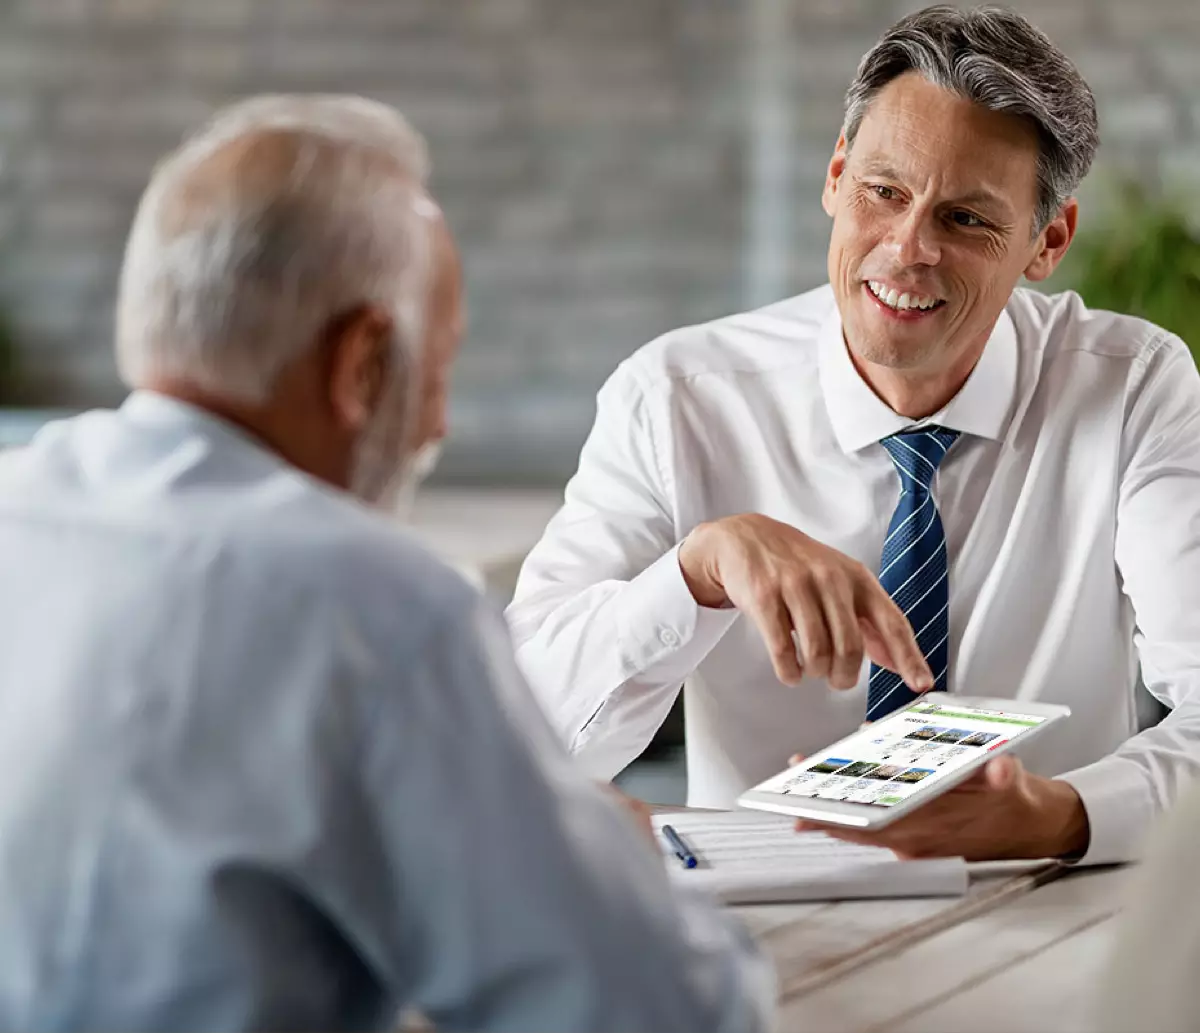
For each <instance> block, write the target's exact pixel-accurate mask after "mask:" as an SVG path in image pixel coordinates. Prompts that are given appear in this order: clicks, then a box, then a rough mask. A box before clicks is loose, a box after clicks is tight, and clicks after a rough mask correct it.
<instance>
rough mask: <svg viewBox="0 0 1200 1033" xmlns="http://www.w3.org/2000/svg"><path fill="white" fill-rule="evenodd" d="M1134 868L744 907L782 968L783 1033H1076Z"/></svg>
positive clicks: (993, 870) (1046, 870)
mask: <svg viewBox="0 0 1200 1033" xmlns="http://www.w3.org/2000/svg"><path fill="white" fill-rule="evenodd" d="M1127 875H1128V871H1127V870H1126V869H1121V868H1100V869H1094V868H1092V869H1078V870H1074V869H1064V868H1063V867H1061V866H1058V865H1048V864H1042V865H1036V866H1035V865H1022V866H1019V867H1013V866H1007V865H996V866H988V867H986V868H980V869H979V870H978V871H977V872H976V873H974V874H973V876H972V885H971V890H970V893H969V894H968V895H967V896H966V897H964V898H961V899H957V900H893V901H857V902H845V903H829V904H793V905H778V904H776V905H764V906H754V907H741V908H738V909H737V912H738V914H739V915H740V916H741V917H742V918H743V919H744V920H745V921H746V923H747V925H748V926H749V927H750V929H751V930H752V931H753V932H754V934H755V936H756V938H757V939H758V941H759V942H760V943H761V944H762V945H763V947H764V949H765V950H766V951H767V952H768V953H769V954H770V955H771V956H772V958H773V959H774V961H775V964H776V968H777V971H778V973H779V980H780V1020H779V1026H778V1028H779V1029H781V1030H802V1031H806V1033H818V1031H819V1033H876V1031H879V1033H882V1031H885V1030H886V1031H889V1033H967V1031H969V1033H992V1031H994V1033H1047V1031H1049V1030H1054V1031H1055V1033H1072V1031H1084V1030H1087V1029H1088V1028H1089V1019H1090V1015H1089V1009H1090V1007H1091V1003H1092V1001H1093V999H1094V996H1095V992H1096V986H1097V985H1098V981H1099V979H1100V973H1101V972H1102V970H1103V966H1104V964H1105V961H1106V958H1107V951H1108V949H1109V945H1110V942H1111V937H1112V935H1113V930H1114V922H1113V917H1114V915H1115V914H1116V912H1117V910H1118V907H1119V903H1120V898H1121V890H1122V886H1123V884H1124V882H1125V879H1126V877H1127Z"/></svg>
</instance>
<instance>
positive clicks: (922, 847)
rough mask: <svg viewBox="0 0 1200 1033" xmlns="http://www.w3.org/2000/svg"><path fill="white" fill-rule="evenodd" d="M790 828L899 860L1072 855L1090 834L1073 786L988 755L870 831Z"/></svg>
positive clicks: (804, 824)
mask: <svg viewBox="0 0 1200 1033" xmlns="http://www.w3.org/2000/svg"><path fill="white" fill-rule="evenodd" d="M793 763H798V760H797V759H796V758H793ZM796 828H797V830H798V831H801V832H813V831H820V832H826V833H828V834H829V835H830V836H832V837H834V838H835V839H842V840H845V841H847V842H849V843H863V844H866V845H868V846H881V847H887V848H889V849H890V850H893V851H894V852H895V853H896V855H897V856H898V857H901V858H906V859H907V858H919V857H965V858H966V859H967V860H968V861H998V860H1008V859H1013V858H1036V857H1061V858H1068V857H1078V856H1082V855H1083V854H1084V853H1085V852H1086V851H1087V846H1088V837H1089V829H1088V819H1087V811H1086V810H1085V809H1084V806H1083V801H1082V800H1081V799H1080V798H1079V794H1078V793H1077V792H1076V791H1075V789H1074V788H1073V787H1072V786H1071V785H1070V784H1069V783H1067V782H1062V781H1057V780H1055V779H1049V778H1041V777H1039V776H1037V775H1031V774H1030V773H1029V772H1028V771H1026V770H1025V768H1024V766H1023V765H1022V764H1021V762H1020V761H1019V760H1017V759H1016V758H1015V757H997V758H995V759H994V760H990V761H988V763H987V764H985V765H984V766H983V768H981V769H980V770H979V771H977V772H976V773H975V774H974V775H972V776H971V777H970V778H969V779H967V780H966V781H965V782H963V783H962V784H961V785H958V786H955V787H954V788H953V789H950V790H948V791H947V792H945V793H943V794H942V795H941V796H939V797H937V798H936V799H934V800H931V801H929V803H927V804H925V805H924V806H922V807H919V808H918V809H917V810H915V811H913V812H912V814H909V815H906V816H905V817H903V818H900V819H899V820H898V821H896V822H894V823H892V824H891V825H888V826H886V827H884V828H882V829H879V830H878V831H875V832H869V831H864V830H862V829H848V828H845V827H843V826H833V825H823V824H819V823H817V822H812V821H804V820H802V821H798V822H797V823H796Z"/></svg>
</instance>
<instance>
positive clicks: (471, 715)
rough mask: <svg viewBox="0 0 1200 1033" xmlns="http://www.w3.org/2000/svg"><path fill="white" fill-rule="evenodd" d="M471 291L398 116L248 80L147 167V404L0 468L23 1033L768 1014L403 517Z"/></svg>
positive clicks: (650, 1021)
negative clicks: (402, 492) (402, 525)
mask: <svg viewBox="0 0 1200 1033" xmlns="http://www.w3.org/2000/svg"><path fill="white" fill-rule="evenodd" d="M460 309H461V303H460V285H459V271H458V261H457V257H456V255H455V252H454V246H453V242H452V240H451V238H450V235H449V232H448V231H447V229H446V226H445V224H444V222H443V220H442V217H441V214H440V212H439V210H438V208H437V207H436V206H435V204H434V202H433V200H432V199H431V197H430V196H429V194H428V192H427V190H426V188H425V156H424V147H423V144H422V142H421V140H420V138H419V137H418V136H417V135H416V134H415V133H414V132H413V131H412V130H411V129H410V128H409V127H408V126H407V124H406V123H405V122H404V120H403V119H402V118H401V117H400V116H399V115H398V114H397V113H396V112H394V111H392V110H391V109H390V108H387V107H385V106H383V105H379V104H375V103H372V102H368V101H365V100H361V99H355V98H345V97H309V98H303V97H267V98H258V99H254V100H251V101H248V102H246V103H244V104H241V105H238V106H235V107H234V108H232V109H229V110H227V111H225V112H223V113H221V114H220V115H219V116H218V117H217V118H216V119H215V120H214V121H213V122H212V124H211V125H209V126H208V127H207V128H206V129H205V130H203V131H202V132H200V133H199V134H198V135H197V136H195V137H194V138H192V139H191V140H189V141H188V142H186V143H185V144H184V145H183V146H182V147H181V148H180V149H179V150H178V151H176V152H175V153H174V154H172V155H171V156H170V157H169V158H167V160H166V161H165V162H164V163H163V164H162V165H161V166H160V167H159V168H158V170H157V171H156V173H155V175H154V178H153V180H152V181H151V183H150V186H149V188H148V189H147V191H146V193H145V195H144V197H143V199H142V203H141V206H140V208H139V211H138V213H137V217H136V220H135V222H134V226H133V230H132V233H131V235H130V239H129V245H128V250H127V253H126V258H125V265H124V269H123V273H122V277H121V286H120V299H119V304H118V328H117V349H118V356H119V360H120V366H121V370H122V373H123V375H124V377H125V379H126V381H127V383H128V384H129V385H130V386H131V387H132V388H134V389H135V390H134V392H133V394H132V395H131V396H130V398H129V399H128V401H127V402H126V403H125V404H124V405H123V406H122V407H121V408H120V409H119V410H117V411H115V412H93V413H88V414H86V415H83V416H80V417H77V418H75V419H72V420H68V421H65V422H62V423H58V424H54V425H52V426H49V427H48V428H46V429H44V430H43V431H42V432H41V433H40V434H39V435H38V436H37V438H36V440H35V441H34V442H33V444H32V445H31V446H30V447H29V448H27V449H23V450H21V451H20V452H17V453H11V454H8V455H5V456H4V457H2V458H0V569H3V571H4V578H3V580H2V581H0V628H3V648H0V710H2V711H3V714H4V720H3V721H0V752H2V754H3V756H4V758H5V762H6V776H5V778H4V779H3V781H2V782H0V1026H3V1027H4V1028H6V1029H29V1030H36V1029H55V1030H66V1029H127V1030H134V1029H145V1030H185V1029H197V1030H200V1029H203V1030H240V1029H280V1030H282V1029H295V1030H304V1029H314V1030H315V1029H321V1030H331V1029H341V1030H349V1029H382V1028H389V1027H391V1026H392V1025H393V1024H394V1023H395V1021H396V1018H397V1016H398V1015H399V1013H400V1011H401V1009H405V1010H408V1011H416V1012H419V1013H421V1014H422V1015H423V1016H424V1017H425V1018H426V1019H427V1020H429V1021H432V1022H433V1023H434V1024H435V1025H436V1026H438V1027H439V1028H443V1029H471V1030H489V1029H511V1030H516V1029H521V1030H618V1029H619V1030H647V1031H649V1030H677V1031H691V1030H698V1029H714V1030H715V1029H720V1030H730V1031H733V1030H757V1029H761V1028H763V1026H764V1025H765V1023H766V1016H767V1014H768V1013H769V1011H770V1009H771V1006H772V1003H773V996H772V989H773V986H772V980H771V977H770V974H769V972H768V971H767V970H766V969H765V968H764V966H763V965H762V963H761V961H760V960H759V959H758V957H757V955H756V954H755V952H754V951H753V949H752V947H751V946H750V945H749V943H748V942H747V939H746V937H745V934H744V933H743V932H742V931H740V930H739V929H738V928H737V927H736V926H735V925H733V924H732V923H729V922H727V921H726V920H725V919H724V918H723V916H721V915H720V914H718V912H716V911H715V910H713V909H711V908H710V907H709V906H707V905H706V904H703V903H700V902H697V901H691V900H684V899H682V898H680V897H679V896H677V895H676V894H675V893H673V892H672V890H671V887H670V886H669V885H668V883H667V879H666V872H665V869H664V866H663V864H662V859H661V857H660V856H659V855H658V853H657V851H656V850H655V849H654V848H653V847H652V845H651V843H650V842H649V841H648V839H647V838H646V837H644V836H643V835H642V834H641V833H640V832H639V831H638V829H637V828H636V827H635V825H634V823H633V822H632V821H630V820H629V816H628V814H627V813H626V812H625V811H624V810H623V809H622V808H621V807H620V806H619V805H617V804H615V803H614V802H613V801H612V800H611V799H609V797H608V794H607V793H606V792H605V791H604V790H602V789H601V788H599V787H597V786H595V785H594V784H593V783H591V782H589V781H588V780H587V779H586V778H585V777H584V776H583V775H581V774H580V773H579V772H578V771H577V770H576V768H575V765H574V764H573V763H572V762H571V760H570V759H569V758H568V757H567V755H566V753H565V751H563V750H562V749H561V747H559V746H558V744H557V743H556V742H555V741H554V739H553V736H552V734H551V732H550V729H549V727H548V726H547V725H546V723H545V721H544V718H543V717H542V716H541V713H540V712H539V710H538V708H537V706H536V704H535V703H534V701H533V699H532V697H531V696H530V694H529V691H528V689H527V687H526V686H525V685H524V684H523V683H522V682H521V680H520V677H519V676H518V675H517V673H516V670H515V667H514V664H513V661H512V657H511V652H510V647H509V645H508V640H507V636H506V633H505V630H504V627H503V622H502V621H501V620H500V619H499V615H492V614H489V613H488V612H487V611H486V608H485V606H484V604H483V603H482V602H481V600H480V599H479V598H478V597H477V596H476V595H475V594H474V593H473V592H472V591H471V590H470V589H469V588H468V587H467V586H466V585H465V584H464V583H463V582H462V581H461V580H460V579H458V578H457V577H456V576H455V575H453V574H452V573H451V572H450V571H448V570H447V569H445V568H444V567H442V566H441V565H440V564H439V563H437V562H436V561H435V560H433V559H432V558H430V557H429V556H427V555H425V554H423V553H422V551H421V550H420V549H419V548H417V547H416V546H415V545H414V544H413V543H412V542H411V541H409V540H408V539H407V538H406V537H405V536H404V535H403V534H402V533H401V532H400V531H399V530H397V529H396V527H395V523H394V520H393V519H389V518H388V517H387V516H385V515H381V514H379V513H377V512H375V511H374V507H378V506H388V505H389V504H390V500H391V499H392V498H394V497H395V494H396V492H397V490H398V489H399V488H400V487H402V486H403V483H404V481H405V479H406V477H407V476H408V475H409V474H410V473H411V470H412V466H413V457H414V456H417V455H419V454H420V452H421V450H422V449H423V448H425V447H426V446H427V445H428V444H429V443H430V442H431V441H434V440H436V439H437V438H438V437H439V436H440V435H441V433H442V432H443V422H444V418H443V414H444V405H445V383H446V375H447V371H448V367H449V364H450V361H451V357H452V355H453V353H454V350H455V347H456V345H457V339H458V335H459V332H460V324H461V314H460Z"/></svg>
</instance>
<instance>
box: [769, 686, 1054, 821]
mask: <svg viewBox="0 0 1200 1033" xmlns="http://www.w3.org/2000/svg"><path fill="white" fill-rule="evenodd" d="M1047 720H1049V719H1048V718H1046V717H1037V716H1034V715H1032V714H1019V713H1007V712H1001V711H998V710H979V709H976V708H975V707H970V706H961V705H958V706H956V705H955V704H954V703H953V701H949V700H948V701H947V702H945V703H932V702H930V703H926V702H922V703H918V704H917V705H916V706H914V707H911V708H909V709H908V710H901V711H898V712H897V713H895V714H892V715H891V716H889V717H885V718H884V719H883V720H882V721H876V722H875V723H874V724H872V725H870V726H869V727H867V728H864V729H863V730H862V731H860V732H858V733H857V734H855V735H852V736H851V737H850V738H849V739H843V740H842V741H841V742H840V743H838V744H837V745H836V746H833V747H831V748H830V749H828V750H825V751H823V752H821V753H819V754H817V755H816V756H813V757H809V758H808V760H806V761H805V762H804V763H803V764H801V765H799V766H798V767H794V768H791V769H789V770H788V771H785V772H783V773H782V774H780V775H777V776H776V777H775V778H772V779H770V780H768V781H766V782H764V783H763V784H762V785H760V786H758V787H757V788H758V791H759V792H764V793H780V794H782V795H784V796H810V797H814V798H816V799H820V800H840V801H844V802H846V803H861V804H874V805H875V806H877V807H892V806H895V805H896V804H898V803H902V802H903V801H905V800H907V799H908V798H909V797H910V796H912V795H913V794H914V793H916V792H919V791H920V789H921V788H922V787H923V786H926V785H930V784H933V783H935V782H936V781H937V780H938V779H939V778H944V777H946V776H947V775H949V774H950V773H951V772H953V771H956V770H957V769H959V768H961V767H962V766H963V765H964V764H969V763H970V762H971V761H972V760H974V759H975V758H976V757H979V756H981V755H982V754H985V753H988V752H989V751H991V750H994V749H997V748H998V747H1000V746H1002V745H1003V744H1005V743H1007V742H1010V741H1011V740H1013V739H1016V738H1019V737H1020V736H1021V735H1022V734H1023V733H1025V732H1028V731H1029V730H1030V729H1031V728H1036V727H1037V726H1038V725H1040V724H1042V723H1043V722H1044V721H1047Z"/></svg>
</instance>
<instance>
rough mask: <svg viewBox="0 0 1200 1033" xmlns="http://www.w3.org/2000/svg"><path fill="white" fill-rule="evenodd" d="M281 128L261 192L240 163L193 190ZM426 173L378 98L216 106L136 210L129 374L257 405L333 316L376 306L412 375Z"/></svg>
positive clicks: (122, 325) (132, 380)
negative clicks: (228, 157)
mask: <svg viewBox="0 0 1200 1033" xmlns="http://www.w3.org/2000/svg"><path fill="white" fill-rule="evenodd" d="M272 135H276V136H277V137H278V140H279V141H282V142H284V143H286V146H284V147H282V148H281V149H280V150H279V152H278V153H279V154H281V155H282V158H280V162H281V167H277V168H273V169H272V170H270V171H269V172H264V173H263V175H265V177H266V180H267V181H268V182H267V185H266V186H265V187H264V188H262V189H255V188H253V186H248V185H247V179H248V178H253V176H254V174H255V170H254V169H245V170H243V169H241V168H239V169H238V170H237V172H238V177H237V181H236V182H235V183H233V184H231V185H229V186H220V187H217V188H214V189H210V190H202V191H196V189H195V186H194V183H195V179H196V177H197V174H201V175H202V174H203V170H204V167H205V164H206V163H207V162H209V161H210V160H213V159H214V158H215V157H217V156H218V155H219V154H221V153H228V150H227V148H231V147H232V148H233V149H236V145H237V144H238V143H239V142H245V141H251V140H254V139H263V138H265V137H269V136H272ZM427 175H428V161H427V158H426V150H425V145H424V142H423V141H422V139H421V137H420V136H419V135H418V134H417V133H416V132H415V131H414V130H413V129H412V128H411V127H410V126H409V125H408V123H407V122H406V121H405V120H404V119H403V117H401V115H400V114H399V113H398V112H396V111H394V110H393V109H392V108H390V107H387V106H386V105H384V104H380V103H376V102H374V101H369V100H365V99H363V98H360V97H350V96H336V95H314V96H283V95H280V96H262V97H255V98H252V99H250V100H247V101H243V102H241V103H239V104H235V105H233V106H231V107H229V108H226V109H224V110H223V111H221V112H219V113H218V114H217V115H216V116H215V117H214V118H213V119H212V120H211V121H210V122H209V123H208V125H207V126H205V127H204V128H203V129H201V130H200V131H199V132H198V133H197V134H195V135H194V136H192V137H191V138H189V139H188V140H186V141H185V142H184V144H183V145H182V146H181V147H180V148H179V149H178V150H176V151H175V152H174V153H173V154H171V155H169V156H168V157H167V158H166V159H164V161H163V162H161V163H160V165H159V166H158V168H157V169H156V170H155V173H154V176H153V177H152V179H151V181H150V185H149V186H148V187H147V189H146V192H145V194H144V195H143V197H142V200H141V203H140V205H139V207H138V212H137V215H136V216H135V218H134V223H133V227H132V229H131V231H130V236H129V242H128V245H127V247H126V252H125V261H124V265H123V267H122V270H121V283H120V289H119V293H118V302H117V334H116V339H117V359H118V364H119V367H120V370H121V375H122V378H123V379H124V380H125V382H126V383H127V384H129V385H130V386H138V385H140V384H144V383H146V382H148V381H150V380H153V379H164V378H165V379H169V380H175V381H182V382H185V383H188V384H191V385H194V386H197V387H200V388H202V389H204V390H207V391H210V392H213V393H215V394H217V395H218V396H220V397H225V398H229V399H231V400H237V401H242V402H247V403H251V404H253V403H259V402H262V401H265V400H266V399H267V398H268V397H269V395H270V392H271V390H272V388H273V386H274V384H275V382H276V380H277V378H278V376H279V374H280V373H281V372H282V371H283V369H284V368H285V367H286V366H287V365H288V363H289V362H291V361H292V360H294V359H296V358H297V357H299V356H300V355H302V354H304V353H305V351H306V350H308V349H310V348H312V347H315V346H316V344H317V342H318V337H319V335H320V334H321V332H322V330H323V329H324V328H325V327H326V326H328V325H329V323H330V322H331V321H332V320H333V319H335V318H337V317H338V316H342V315H345V314H346V313H347V312H348V311H350V310H351V309H352V308H354V307H355V306H358V305H362V304H368V303H373V304H378V305H380V306H382V307H384V308H385V310H386V311H387V312H388V313H389V314H391V315H392V317H393V319H394V321H395V323H396V335H397V349H398V351H399V352H400V354H399V355H398V356H397V359H398V367H399V372H400V374H401V375H403V376H405V377H406V379H408V380H409V382H410V383H415V381H416V378H415V377H411V376H410V375H409V374H411V371H412V370H413V369H414V368H415V366H416V365H417V363H418V362H419V342H420V339H421V334H422V328H423V322H424V317H425V306H426V286H427V284H426V281H427V277H428V275H429V268H428V267H429V250H430V246H431V244H430V235H431V230H432V219H431V218H430V215H431V212H433V211H434V209H433V205H432V202H430V201H429V200H428V197H427V195H426V194H425V193H424V183H425V180H426V177H427ZM197 194H199V196H197Z"/></svg>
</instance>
